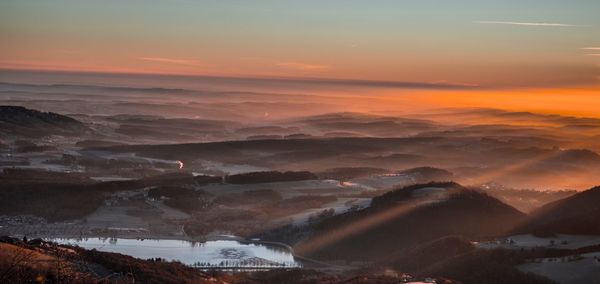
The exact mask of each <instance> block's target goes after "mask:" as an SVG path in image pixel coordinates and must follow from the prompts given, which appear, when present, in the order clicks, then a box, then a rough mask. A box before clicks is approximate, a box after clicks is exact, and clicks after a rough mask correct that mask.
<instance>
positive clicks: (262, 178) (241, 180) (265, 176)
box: [225, 171, 318, 184]
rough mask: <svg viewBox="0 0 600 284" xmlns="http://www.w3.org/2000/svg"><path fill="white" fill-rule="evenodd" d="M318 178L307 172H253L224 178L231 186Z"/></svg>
mask: <svg viewBox="0 0 600 284" xmlns="http://www.w3.org/2000/svg"><path fill="white" fill-rule="evenodd" d="M314 179H318V177H317V176H316V175H315V174H313V173H311V172H307V171H303V172H278V171H266V172H253V173H245V174H237V175H229V176H226V177H225V182H226V183H232V184H253V183H266V182H289V181H301V180H314Z"/></svg>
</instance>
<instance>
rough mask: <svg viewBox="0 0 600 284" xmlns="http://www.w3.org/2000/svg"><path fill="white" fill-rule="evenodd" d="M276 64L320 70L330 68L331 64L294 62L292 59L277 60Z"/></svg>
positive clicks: (307, 69) (300, 68) (290, 67)
mask: <svg viewBox="0 0 600 284" xmlns="http://www.w3.org/2000/svg"><path fill="white" fill-rule="evenodd" d="M275 65H277V66H279V67H284V68H289V69H296V70H302V71H319V70H325V69H329V68H330V66H328V65H320V64H308V63H301V62H292V61H284V62H277V63H276V64H275Z"/></svg>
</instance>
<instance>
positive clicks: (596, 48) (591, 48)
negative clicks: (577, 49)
mask: <svg viewBox="0 0 600 284" xmlns="http://www.w3.org/2000/svg"><path fill="white" fill-rule="evenodd" d="M582 50H600V47H584V48H582Z"/></svg>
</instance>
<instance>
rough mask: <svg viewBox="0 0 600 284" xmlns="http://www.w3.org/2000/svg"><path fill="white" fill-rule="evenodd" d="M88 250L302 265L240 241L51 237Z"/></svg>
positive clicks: (284, 252)
mask: <svg viewBox="0 0 600 284" xmlns="http://www.w3.org/2000/svg"><path fill="white" fill-rule="evenodd" d="M48 241H52V242H56V243H59V244H69V245H73V246H79V247H82V248H86V249H96V250H98V251H104V252H115V253H121V254H125V255H129V256H132V257H136V258H140V259H150V258H162V259H165V260H168V261H179V262H181V263H183V264H186V265H189V266H198V267H207V268H208V267H219V268H223V267H264V268H277V267H300V263H298V262H296V260H295V259H294V256H293V254H292V252H291V251H289V250H288V249H286V248H284V247H278V246H270V245H265V244H260V243H251V242H248V243H247V242H240V241H237V240H225V239H224V240H215V241H207V242H190V241H182V240H151V239H144V240H141V239H120V238H84V239H48Z"/></svg>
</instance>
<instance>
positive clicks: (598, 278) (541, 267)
mask: <svg viewBox="0 0 600 284" xmlns="http://www.w3.org/2000/svg"><path fill="white" fill-rule="evenodd" d="M582 257H583V259H579V260H572V261H569V260H567V259H562V258H553V259H551V258H544V259H540V260H537V261H536V262H531V263H526V264H523V265H520V266H519V267H518V268H519V270H521V271H524V272H531V273H534V274H538V275H541V276H544V277H547V278H549V279H551V280H554V281H556V282H558V283H560V284H583V283H585V284H599V283H600V262H599V261H598V260H597V258H598V259H600V253H589V254H584V255H582ZM590 279H595V280H590Z"/></svg>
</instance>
